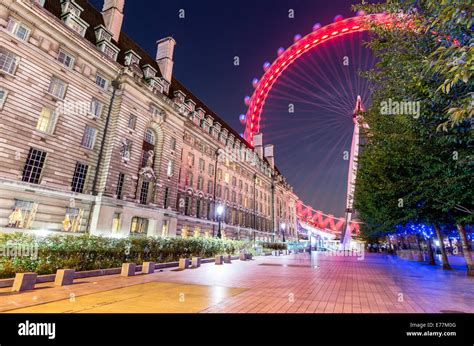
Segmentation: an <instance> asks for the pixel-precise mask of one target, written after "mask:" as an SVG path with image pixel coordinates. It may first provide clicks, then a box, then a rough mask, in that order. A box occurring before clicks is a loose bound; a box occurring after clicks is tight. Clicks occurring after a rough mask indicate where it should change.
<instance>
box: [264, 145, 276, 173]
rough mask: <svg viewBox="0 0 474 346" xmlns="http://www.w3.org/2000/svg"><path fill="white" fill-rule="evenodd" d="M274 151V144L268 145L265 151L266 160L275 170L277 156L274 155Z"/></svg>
mask: <svg viewBox="0 0 474 346" xmlns="http://www.w3.org/2000/svg"><path fill="white" fill-rule="evenodd" d="M273 149H274V146H273V144H269V145H266V146H265V150H264V155H265V158H266V159H267V160H268V162H269V163H270V167H271V168H272V169H275V156H274V154H273Z"/></svg>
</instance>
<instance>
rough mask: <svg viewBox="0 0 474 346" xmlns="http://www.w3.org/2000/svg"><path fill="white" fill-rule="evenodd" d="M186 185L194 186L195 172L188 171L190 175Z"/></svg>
mask: <svg viewBox="0 0 474 346" xmlns="http://www.w3.org/2000/svg"><path fill="white" fill-rule="evenodd" d="M186 185H187V186H190V187H193V174H192V173H188V176H187V177H186Z"/></svg>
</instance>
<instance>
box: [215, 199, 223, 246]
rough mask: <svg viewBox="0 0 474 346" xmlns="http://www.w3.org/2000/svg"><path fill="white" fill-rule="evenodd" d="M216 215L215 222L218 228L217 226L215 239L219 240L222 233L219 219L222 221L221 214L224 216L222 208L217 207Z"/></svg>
mask: <svg viewBox="0 0 474 346" xmlns="http://www.w3.org/2000/svg"><path fill="white" fill-rule="evenodd" d="M216 214H217V220H218V222H219V223H218V226H217V238H219V239H221V238H222V233H221V219H222V214H224V206H223V205H219V206H218V207H217V209H216Z"/></svg>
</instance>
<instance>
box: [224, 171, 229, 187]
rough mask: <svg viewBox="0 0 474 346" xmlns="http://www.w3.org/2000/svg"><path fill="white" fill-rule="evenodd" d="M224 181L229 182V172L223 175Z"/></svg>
mask: <svg viewBox="0 0 474 346" xmlns="http://www.w3.org/2000/svg"><path fill="white" fill-rule="evenodd" d="M224 181H225V182H226V184H229V182H230V175H229V173H226V174H225V175H224Z"/></svg>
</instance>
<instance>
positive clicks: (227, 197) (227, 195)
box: [224, 187, 230, 201]
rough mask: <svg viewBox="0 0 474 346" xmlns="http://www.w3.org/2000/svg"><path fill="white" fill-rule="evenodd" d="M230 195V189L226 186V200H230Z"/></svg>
mask: <svg viewBox="0 0 474 346" xmlns="http://www.w3.org/2000/svg"><path fill="white" fill-rule="evenodd" d="M229 197H230V196H229V189H228V188H227V187H226V188H225V190H224V199H225V200H226V201H228V200H229Z"/></svg>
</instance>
